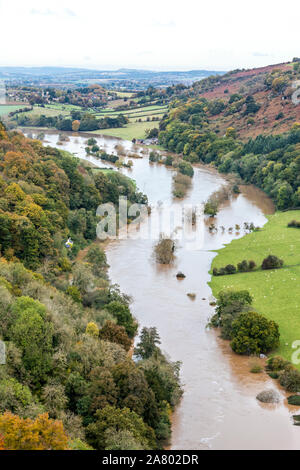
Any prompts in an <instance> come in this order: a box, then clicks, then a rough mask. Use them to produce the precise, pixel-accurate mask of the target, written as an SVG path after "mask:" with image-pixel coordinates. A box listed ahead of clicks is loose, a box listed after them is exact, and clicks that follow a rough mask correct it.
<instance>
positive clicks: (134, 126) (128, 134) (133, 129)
mask: <svg viewBox="0 0 300 470" xmlns="http://www.w3.org/2000/svg"><path fill="white" fill-rule="evenodd" d="M158 125H159V122H158V121H150V122H130V123H129V124H126V126H124V127H117V128H115V129H98V130H97V131H93V132H92V133H93V134H102V135H111V136H112V137H119V138H120V139H125V140H132V139H145V137H146V129H153V128H154V127H158Z"/></svg>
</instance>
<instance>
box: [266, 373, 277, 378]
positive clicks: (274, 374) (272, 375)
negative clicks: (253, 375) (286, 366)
mask: <svg viewBox="0 0 300 470" xmlns="http://www.w3.org/2000/svg"><path fill="white" fill-rule="evenodd" d="M268 376H269V377H271V379H278V377H279V374H277V372H269V374H268Z"/></svg>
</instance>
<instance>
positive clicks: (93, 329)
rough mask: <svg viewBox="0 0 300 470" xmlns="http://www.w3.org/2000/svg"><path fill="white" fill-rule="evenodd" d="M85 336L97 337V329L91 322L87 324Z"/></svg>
mask: <svg viewBox="0 0 300 470" xmlns="http://www.w3.org/2000/svg"><path fill="white" fill-rule="evenodd" d="M85 332H86V334H87V335H90V336H94V337H97V336H99V328H98V326H97V325H96V323H94V322H93V321H91V322H89V323H88V324H87V326H86V330H85Z"/></svg>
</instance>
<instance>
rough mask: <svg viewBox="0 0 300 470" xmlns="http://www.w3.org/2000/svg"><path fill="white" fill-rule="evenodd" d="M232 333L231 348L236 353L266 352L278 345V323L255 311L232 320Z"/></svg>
mask: <svg viewBox="0 0 300 470" xmlns="http://www.w3.org/2000/svg"><path fill="white" fill-rule="evenodd" d="M232 335H233V340H232V341H231V348H232V350H233V351H234V352H236V353H237V354H247V355H250V354H261V353H264V354H266V353H268V352H269V351H272V350H273V349H275V348H277V347H278V346H279V336H280V334H279V329H278V325H277V324H276V323H275V322H274V321H270V320H268V319H267V318H265V317H264V316H263V315H260V314H259V313H256V312H247V313H243V314H242V315H240V316H239V317H238V318H237V319H236V320H234V321H233V323H232Z"/></svg>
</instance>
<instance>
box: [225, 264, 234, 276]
mask: <svg viewBox="0 0 300 470" xmlns="http://www.w3.org/2000/svg"><path fill="white" fill-rule="evenodd" d="M224 269H225V271H226V273H227V274H235V273H236V267H235V266H234V265H233V264H227V266H225V268H224Z"/></svg>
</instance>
